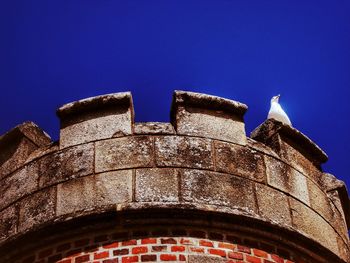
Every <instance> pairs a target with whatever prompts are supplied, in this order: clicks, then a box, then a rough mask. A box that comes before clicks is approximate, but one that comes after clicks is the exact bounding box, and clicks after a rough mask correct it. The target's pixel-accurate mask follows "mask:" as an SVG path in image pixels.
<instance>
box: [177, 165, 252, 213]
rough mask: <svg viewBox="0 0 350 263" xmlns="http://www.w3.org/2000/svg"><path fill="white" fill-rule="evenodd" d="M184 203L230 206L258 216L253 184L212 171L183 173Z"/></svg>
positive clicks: (182, 196) (184, 171)
mask: <svg viewBox="0 0 350 263" xmlns="http://www.w3.org/2000/svg"><path fill="white" fill-rule="evenodd" d="M180 173H181V198H182V201H183V202H189V203H200V204H208V205H219V206H228V207H230V208H232V209H238V210H241V211H245V212H248V213H250V214H257V206H256V203H255V196H254V195H255V193H254V188H253V186H254V185H253V182H252V181H250V180H247V179H244V178H240V177H236V176H233V175H229V174H222V173H216V172H210V171H200V170H183V171H181V170H180Z"/></svg>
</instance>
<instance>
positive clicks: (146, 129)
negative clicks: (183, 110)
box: [134, 122, 175, 134]
mask: <svg viewBox="0 0 350 263" xmlns="http://www.w3.org/2000/svg"><path fill="white" fill-rule="evenodd" d="M134 134H175V130H174V127H173V125H171V124H170V123H166V122H141V123H135V125H134Z"/></svg>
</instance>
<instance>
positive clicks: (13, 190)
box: [0, 163, 39, 210]
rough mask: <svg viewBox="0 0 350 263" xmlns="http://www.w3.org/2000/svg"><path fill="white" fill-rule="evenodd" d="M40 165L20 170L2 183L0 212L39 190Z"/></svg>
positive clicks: (28, 166) (35, 164)
mask: <svg viewBox="0 0 350 263" xmlns="http://www.w3.org/2000/svg"><path fill="white" fill-rule="evenodd" d="M38 177H39V175H38V164H37V163H32V164H28V165H26V166H24V167H23V168H20V169H19V170H17V171H16V172H14V173H13V174H11V175H10V176H8V177H6V178H5V179H4V180H3V181H2V182H1V183H0V193H1V194H2V196H1V203H0V210H2V209H3V208H5V207H6V206H8V205H9V204H11V203H13V202H15V201H16V200H18V199H19V198H21V197H23V196H26V195H28V194H30V193H32V192H34V191H35V190H36V189H37V188H38Z"/></svg>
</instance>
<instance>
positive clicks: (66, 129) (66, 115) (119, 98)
mask: <svg viewBox="0 0 350 263" xmlns="http://www.w3.org/2000/svg"><path fill="white" fill-rule="evenodd" d="M57 115H58V116H59V117H60V120H61V130H60V148H61V149H62V148H65V147H68V146H72V145H77V144H81V143H86V142H90V141H96V140H101V139H108V138H112V137H120V136H125V135H129V134H131V133H132V125H133V121H134V109H133V106H132V98H131V94H130V93H129V92H123V93H115V94H108V95H103V96H97V97H93V98H88V99H84V100H80V101H76V102H72V103H69V104H66V105H64V106H62V107H61V108H59V109H58V111H57Z"/></svg>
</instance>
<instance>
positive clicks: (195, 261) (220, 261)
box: [188, 255, 227, 263]
mask: <svg viewBox="0 0 350 263" xmlns="http://www.w3.org/2000/svg"><path fill="white" fill-rule="evenodd" d="M188 262H189V263H226V262H227V259H224V258H220V257H215V256H209V255H188Z"/></svg>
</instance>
